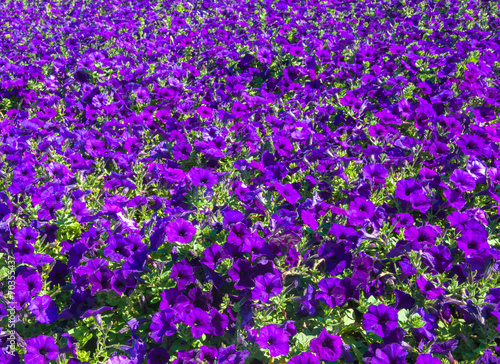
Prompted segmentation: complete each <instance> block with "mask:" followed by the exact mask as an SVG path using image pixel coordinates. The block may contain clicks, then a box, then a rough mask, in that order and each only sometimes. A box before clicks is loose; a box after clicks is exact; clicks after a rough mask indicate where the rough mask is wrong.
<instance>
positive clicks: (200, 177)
mask: <svg viewBox="0 0 500 364" xmlns="http://www.w3.org/2000/svg"><path fill="white" fill-rule="evenodd" d="M189 179H190V180H191V183H192V184H193V186H195V187H197V186H205V187H206V188H212V187H213V186H214V185H215V184H216V183H217V175H215V174H213V173H212V172H210V171H208V170H206V169H203V168H198V167H194V168H193V169H191V170H190V171H189Z"/></svg>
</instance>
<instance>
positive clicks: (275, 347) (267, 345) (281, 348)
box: [256, 324, 290, 357]
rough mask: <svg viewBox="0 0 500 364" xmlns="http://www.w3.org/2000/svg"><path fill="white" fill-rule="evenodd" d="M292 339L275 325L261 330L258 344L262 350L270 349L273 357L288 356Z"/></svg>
mask: <svg viewBox="0 0 500 364" xmlns="http://www.w3.org/2000/svg"><path fill="white" fill-rule="evenodd" d="M289 340H290V338H289V336H288V335H287V333H286V332H285V330H283V329H281V328H279V327H277V326H276V325H274V324H270V325H266V326H264V327H262V328H261V329H260V332H259V336H258V337H257V340H256V342H257V344H258V345H259V347H260V348H261V349H269V352H270V354H271V356H273V357H276V356H279V355H288V352H289V350H290V346H289V345H288V342H289Z"/></svg>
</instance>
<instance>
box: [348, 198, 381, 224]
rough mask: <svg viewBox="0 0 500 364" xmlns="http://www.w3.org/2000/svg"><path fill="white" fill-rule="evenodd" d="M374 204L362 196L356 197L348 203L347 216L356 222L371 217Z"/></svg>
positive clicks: (373, 211)
mask: <svg viewBox="0 0 500 364" xmlns="http://www.w3.org/2000/svg"><path fill="white" fill-rule="evenodd" d="M374 214H375V205H374V204H373V202H371V201H370V200H367V199H366V198H364V197H356V198H355V199H354V201H352V202H351V203H350V204H349V217H350V218H352V219H353V220H354V221H356V222H361V223H362V222H363V221H364V220H365V219H369V218H371V217H373V215H374Z"/></svg>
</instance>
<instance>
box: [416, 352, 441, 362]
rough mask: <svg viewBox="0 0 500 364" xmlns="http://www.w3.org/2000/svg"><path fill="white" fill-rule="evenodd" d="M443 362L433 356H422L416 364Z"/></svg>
mask: <svg viewBox="0 0 500 364" xmlns="http://www.w3.org/2000/svg"><path fill="white" fill-rule="evenodd" d="M442 363H443V362H442V361H441V360H439V358H436V357H435V356H432V355H431V354H420V355H419V356H418V357H417V361H416V363H415V364H442Z"/></svg>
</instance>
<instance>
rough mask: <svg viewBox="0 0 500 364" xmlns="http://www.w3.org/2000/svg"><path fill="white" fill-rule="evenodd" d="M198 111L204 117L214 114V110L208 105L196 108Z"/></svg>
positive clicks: (207, 117)
mask: <svg viewBox="0 0 500 364" xmlns="http://www.w3.org/2000/svg"><path fill="white" fill-rule="evenodd" d="M196 112H197V113H198V115H200V117H201V118H202V119H209V118H211V117H212V115H213V110H212V109H211V108H209V107H208V106H203V105H202V106H200V107H199V108H198V109H196Z"/></svg>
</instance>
